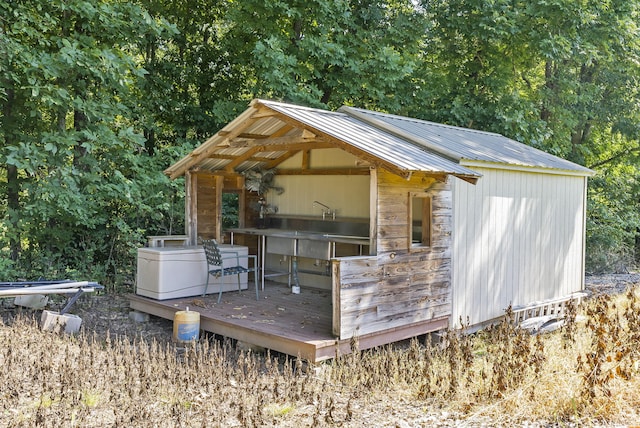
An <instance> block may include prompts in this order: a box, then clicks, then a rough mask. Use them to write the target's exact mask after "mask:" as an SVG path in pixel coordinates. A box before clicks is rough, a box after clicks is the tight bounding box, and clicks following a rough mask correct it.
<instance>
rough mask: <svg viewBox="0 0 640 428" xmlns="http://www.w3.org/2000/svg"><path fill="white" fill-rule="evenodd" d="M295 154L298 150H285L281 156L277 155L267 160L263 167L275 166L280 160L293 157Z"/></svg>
mask: <svg viewBox="0 0 640 428" xmlns="http://www.w3.org/2000/svg"><path fill="white" fill-rule="evenodd" d="M297 154H298V151H296V150H290V151H288V152H285V154H283V155H282V156H279V157H277V158H275V159H273V160H271V162H267V164H266V165H265V166H264V167H265V169H271V168H275V167H276V166H278V165H280V164H281V163H282V162H284V161H286V160H287V159H290V158H292V157H294V156H295V155H297Z"/></svg>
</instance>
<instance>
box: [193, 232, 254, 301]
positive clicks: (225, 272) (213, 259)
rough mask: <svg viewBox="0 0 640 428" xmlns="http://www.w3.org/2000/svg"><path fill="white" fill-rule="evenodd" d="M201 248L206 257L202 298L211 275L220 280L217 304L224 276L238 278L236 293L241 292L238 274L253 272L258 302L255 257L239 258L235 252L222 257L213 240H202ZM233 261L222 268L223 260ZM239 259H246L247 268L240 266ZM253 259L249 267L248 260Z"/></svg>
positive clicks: (229, 252) (227, 252) (220, 296)
mask: <svg viewBox="0 0 640 428" xmlns="http://www.w3.org/2000/svg"><path fill="white" fill-rule="evenodd" d="M202 247H203V248H204V254H205V256H206V257H207V285H206V286H205V288H204V293H202V296H203V297H204V296H205V295H206V294H207V290H208V288H209V277H211V275H213V276H214V277H216V278H218V279H219V280H220V291H219V293H218V303H220V300H221V299H222V285H223V281H224V277H225V276H229V275H236V276H237V277H238V291H241V287H240V274H243V273H249V272H253V279H254V282H255V285H256V300H258V299H259V298H258V269H257V267H258V258H257V257H256V256H252V255H247V256H240V255H239V254H238V252H236V251H225V253H224V256H223V254H222V253H221V252H220V247H218V243H217V242H216V240H215V239H204V240H202ZM230 259H235V263H232V266H224V260H230ZM240 259H247V267H244V266H242V265H241V264H240ZM250 259H253V266H250V263H249V260H250Z"/></svg>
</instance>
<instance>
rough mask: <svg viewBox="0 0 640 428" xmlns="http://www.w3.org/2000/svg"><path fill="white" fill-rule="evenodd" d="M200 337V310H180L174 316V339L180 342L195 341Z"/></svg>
mask: <svg viewBox="0 0 640 428" xmlns="http://www.w3.org/2000/svg"><path fill="white" fill-rule="evenodd" d="M199 337H200V312H196V311H190V310H189V308H187V310H186V311H178V312H176V313H175V314H174V316H173V340H174V341H175V342H178V343H190V342H195V341H197V340H198V338H199Z"/></svg>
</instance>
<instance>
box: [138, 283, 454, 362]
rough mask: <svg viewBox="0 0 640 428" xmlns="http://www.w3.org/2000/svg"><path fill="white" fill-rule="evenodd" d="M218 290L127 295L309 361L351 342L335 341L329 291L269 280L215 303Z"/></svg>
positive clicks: (374, 342)
mask: <svg viewBox="0 0 640 428" xmlns="http://www.w3.org/2000/svg"><path fill="white" fill-rule="evenodd" d="M217 298H218V295H217V294H210V295H207V296H206V297H201V296H196V297H186V298H180V299H171V300H155V299H151V298H148V297H143V296H138V295H130V296H129V302H130V307H131V309H133V310H137V311H141V312H146V313H150V314H153V315H156V316H159V317H161V318H166V319H169V320H173V316H174V314H175V312H177V311H183V310H185V309H186V308H187V307H188V308H189V310H192V311H197V312H199V313H200V328H201V329H202V330H205V331H208V332H211V333H215V334H219V335H222V336H226V337H231V338H234V339H237V340H241V341H245V342H248V343H250V344H254V345H258V346H262V347H264V348H268V349H271V350H274V351H278V352H282V353H285V354H288V355H292V356H300V357H301V358H303V359H305V360H307V361H309V362H318V361H322V360H325V359H328V358H332V357H334V356H335V355H336V352H337V351H338V350H339V352H340V353H342V354H345V353H348V352H349V351H350V349H349V342H350V341H349V340H342V341H337V340H336V338H335V336H334V335H333V334H332V310H333V309H332V302H331V292H330V291H328V290H321V289H313V288H306V287H303V288H302V290H301V293H300V294H292V293H291V291H290V289H289V287H287V286H286V285H285V284H281V283H277V282H273V281H268V282H266V283H265V289H264V291H261V292H260V298H259V300H257V301H256V299H255V293H254V292H253V290H252V289H251V288H249V290H243V291H242V292H241V293H239V292H236V291H233V292H225V293H223V295H222V301H221V302H220V303H219V304H218V303H217ZM442 326H444V327H446V320H442V319H437V320H430V322H428V323H420V324H413V325H410V326H407V327H406V328H402V329H392V330H389V331H388V332H384V333H382V334H375V335H370V336H367V337H361V338H360V340H359V344H360V349H366V348H369V347H374V346H380V345H384V344H387V343H392V342H395V341H398V340H403V339H406V338H409V337H413V336H416V335H419V334H423V333H425V332H428V331H433V330H435V329H436V328H442Z"/></svg>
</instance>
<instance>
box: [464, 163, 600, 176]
mask: <svg viewBox="0 0 640 428" xmlns="http://www.w3.org/2000/svg"><path fill="white" fill-rule="evenodd" d="M460 165H462V166H465V167H469V168H474V167H475V168H490V169H503V170H510V171H519V172H530V173H534V174H535V173H538V174H555V175H568V176H575V177H593V176H594V175H596V171H593V170H590V169H588V168H586V167H581V168H583V169H580V170H577V169H559V168H545V167H540V166H528V165H516V164H512V163H502V162H487V161H478V160H471V159H461V160H460ZM576 165H578V164H576Z"/></svg>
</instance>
